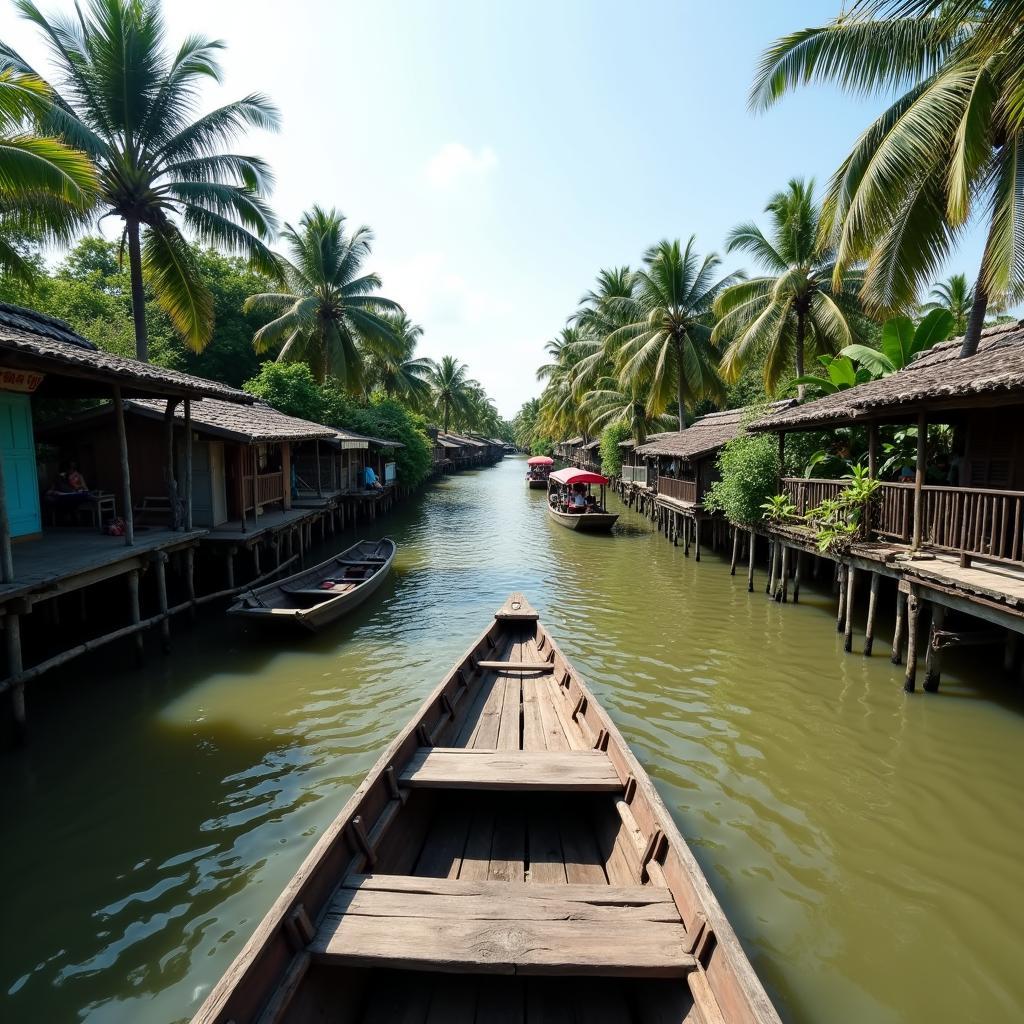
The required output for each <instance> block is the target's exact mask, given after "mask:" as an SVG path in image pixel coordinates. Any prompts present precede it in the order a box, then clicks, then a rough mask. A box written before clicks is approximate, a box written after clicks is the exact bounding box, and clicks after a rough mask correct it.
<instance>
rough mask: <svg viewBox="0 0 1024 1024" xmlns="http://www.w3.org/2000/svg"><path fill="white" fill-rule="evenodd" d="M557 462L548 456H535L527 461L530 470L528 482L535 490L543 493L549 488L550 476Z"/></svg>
mask: <svg viewBox="0 0 1024 1024" xmlns="http://www.w3.org/2000/svg"><path fill="white" fill-rule="evenodd" d="M554 464H555V460H554V459H552V458H549V457H548V456H547V455H534V456H533V458H530V459H527V460H526V465H527V466H529V469H527V471H526V482H527V484H528V485H529V486H530V487H531V488H532V489H533V490H538V491H543V490H545V489H546V488H547V486H548V476H549V475H550V473H551V467H552V466H553V465H554Z"/></svg>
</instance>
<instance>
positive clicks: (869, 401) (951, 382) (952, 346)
mask: <svg viewBox="0 0 1024 1024" xmlns="http://www.w3.org/2000/svg"><path fill="white" fill-rule="evenodd" d="M962 340H963V339H962V338H955V339H953V340H952V341H947V342H943V344H941V345H936V346H935V347H934V348H933V349H930V350H929V351H928V352H926V353H924V355H922V356H920V357H918V358H917V359H915V360H914V361H913V362H912V363H911V364H910V365H909V366H907V367H906V368H905V369H903V370H900V371H899V372H898V373H894V374H892V375H890V376H888V377H883V378H882V379H881V380H873V381H868V382H867V383H866V384H858V385H857V386H856V387H853V388H848V389H847V390H845V391H839V392H837V393H836V394H834V395H826V396H825V397H824V398H818V399H815V400H814V401H812V402H805V403H804V404H803V405H800V406H797V407H795V408H792V409H787V410H786V411H785V412H782V413H777V414H775V415H773V416H768V417H765V418H764V419H760V420H758V421H757V422H756V423H752V424H751V425H750V429H751V430H758V431H766V430H769V431H770V430H808V429H812V428H815V427H834V426H840V425H843V424H849V423H856V422H866V421H868V420H880V419H890V420H892V419H900V418H904V417H909V416H911V415H914V414H916V413H917V412H919V411H921V410H923V409H929V408H932V409H934V408H938V409H955V408H957V407H961V408H963V407H969V406H973V405H979V404H987V403H988V402H991V403H993V404H995V403H1008V402H1014V401H1020V402H1024V321H1020V322H1016V323H1008V324H999V325H997V326H995V327H989V328H987V329H986V330H984V331H982V335H981V341H980V343H979V345H978V351H977V352H976V353H975V354H974V355H973V356H969V357H968V358H967V359H961V358H960V345H961V343H962Z"/></svg>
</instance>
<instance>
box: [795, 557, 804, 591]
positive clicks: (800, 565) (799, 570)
mask: <svg viewBox="0 0 1024 1024" xmlns="http://www.w3.org/2000/svg"><path fill="white" fill-rule="evenodd" d="M803 565H804V553H803V552H802V551H800V550H799V549H798V550H797V552H796V568H795V569H794V570H793V604H799V603H800V576H801V573H802V570H803Z"/></svg>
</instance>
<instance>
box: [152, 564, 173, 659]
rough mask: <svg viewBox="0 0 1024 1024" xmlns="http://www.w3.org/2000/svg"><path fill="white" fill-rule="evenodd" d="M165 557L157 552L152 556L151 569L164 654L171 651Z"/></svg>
mask: <svg viewBox="0 0 1024 1024" xmlns="http://www.w3.org/2000/svg"><path fill="white" fill-rule="evenodd" d="M166 563H167V555H166V554H165V553H164V552H163V551H158V552H156V554H155V555H154V556H153V569H154V572H155V573H156V600H157V607H158V608H159V609H160V614H161V615H162V616H163V618H162V619H161V620H160V642H161V644H162V646H163V649H164V652H165V653H166V652H167V651H169V650H170V649H171V617H170V616H169V615H168V614H167V567H166Z"/></svg>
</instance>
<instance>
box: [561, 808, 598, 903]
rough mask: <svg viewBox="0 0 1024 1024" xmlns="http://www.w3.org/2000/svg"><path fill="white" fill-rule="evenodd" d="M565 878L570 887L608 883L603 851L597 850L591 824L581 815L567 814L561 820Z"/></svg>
mask: <svg viewBox="0 0 1024 1024" xmlns="http://www.w3.org/2000/svg"><path fill="white" fill-rule="evenodd" d="M559 831H560V832H561V834H562V852H563V854H564V855H565V877H566V878H567V879H568V881H569V884H570V885H591V884H595V885H600V884H601V883H602V882H606V881H607V876H606V875H605V871H604V867H603V863H604V861H603V858H602V857H601V851H600V850H599V849H598V848H597V842H596V840H595V839H594V832H593V830H592V829H591V827H590V823H589V822H586V821H584V819H583V818H582V817H581V816H580V815H579V814H574V813H571V812H570V813H567V814H565V815H563V816H562V817H561V818H560V819H559Z"/></svg>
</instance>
